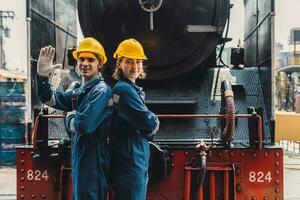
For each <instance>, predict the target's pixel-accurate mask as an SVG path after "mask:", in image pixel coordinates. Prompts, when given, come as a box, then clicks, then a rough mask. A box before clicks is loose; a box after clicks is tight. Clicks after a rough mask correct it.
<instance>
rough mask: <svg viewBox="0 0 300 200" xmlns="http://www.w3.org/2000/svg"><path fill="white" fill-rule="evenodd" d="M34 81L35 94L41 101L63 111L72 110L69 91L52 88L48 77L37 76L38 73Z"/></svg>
mask: <svg viewBox="0 0 300 200" xmlns="http://www.w3.org/2000/svg"><path fill="white" fill-rule="evenodd" d="M36 83H37V84H36V85H37V95H38V97H39V99H40V101H41V102H42V103H44V104H46V105H48V106H50V107H52V108H56V109H59V110H63V111H71V110H72V100H71V92H61V91H59V90H55V91H54V90H52V88H51V85H50V83H49V79H48V78H42V77H39V76H38V75H37V78H36Z"/></svg>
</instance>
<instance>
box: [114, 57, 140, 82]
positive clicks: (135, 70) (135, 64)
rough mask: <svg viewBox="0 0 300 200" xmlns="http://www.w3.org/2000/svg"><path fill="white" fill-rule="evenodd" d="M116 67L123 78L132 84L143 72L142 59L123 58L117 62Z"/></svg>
mask: <svg viewBox="0 0 300 200" xmlns="http://www.w3.org/2000/svg"><path fill="white" fill-rule="evenodd" d="M118 67H119V68H120V69H121V70H122V74H123V76H124V77H125V78H127V79H129V80H131V81H132V82H133V83H135V80H136V79H137V78H138V77H139V76H140V74H141V73H142V72H144V70H143V60H142V59H136V58H126V57H123V58H122V59H121V60H119V61H118Z"/></svg>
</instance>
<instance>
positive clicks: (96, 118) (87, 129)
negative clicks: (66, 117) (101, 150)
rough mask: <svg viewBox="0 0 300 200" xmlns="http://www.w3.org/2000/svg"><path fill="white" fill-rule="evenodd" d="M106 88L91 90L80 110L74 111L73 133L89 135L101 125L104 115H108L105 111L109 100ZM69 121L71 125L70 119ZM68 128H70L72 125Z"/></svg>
mask: <svg viewBox="0 0 300 200" xmlns="http://www.w3.org/2000/svg"><path fill="white" fill-rule="evenodd" d="M106 87H107V86H106ZM106 87H102V88H94V89H92V90H91V91H90V93H89V94H88V96H87V101H86V103H85V104H84V105H83V107H82V109H80V111H76V114H75V115H74V132H75V133H78V134H86V135H91V134H93V133H94V132H95V131H96V129H97V128H98V127H99V126H100V125H101V123H102V121H103V120H104V119H105V117H106V116H105V115H107V114H108V113H106V109H107V106H108V101H109V99H110V98H111V90H110V89H108V88H106ZM70 121H71V123H72V118H71V117H70ZM70 126H71V127H72V124H71V125H70ZM71 130H72V128H71Z"/></svg>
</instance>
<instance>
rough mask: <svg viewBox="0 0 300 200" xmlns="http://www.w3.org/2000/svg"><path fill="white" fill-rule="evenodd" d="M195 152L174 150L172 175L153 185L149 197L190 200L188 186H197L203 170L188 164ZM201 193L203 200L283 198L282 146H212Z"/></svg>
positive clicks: (150, 186)
mask: <svg viewBox="0 0 300 200" xmlns="http://www.w3.org/2000/svg"><path fill="white" fill-rule="evenodd" d="M193 155H195V153H194V150H174V151H173V167H172V169H171V172H170V174H169V175H168V177H167V178H166V179H165V180H164V181H160V182H159V183H156V184H153V183H152V184H150V185H149V189H148V194H147V199H148V200H154V199H164V200H182V199H184V197H185V199H188V198H189V197H190V194H191V191H189V192H188V191H186V190H185V188H193V186H192V184H193V180H194V177H193V176H195V174H196V172H197V170H198V171H199V170H200V168H199V167H197V166H196V167H191V166H188V163H189V160H190V159H191V157H192V156H193ZM185 170H187V171H190V176H184V174H185V172H184V171H185ZM210 174H211V175H210ZM187 177H188V178H187ZM188 180H190V182H189V183H187V181H188ZM188 184H190V185H189V187H184V185H185V186H186V185H188ZM184 194H189V195H186V196H184ZM200 194H201V195H199V196H198V199H201V200H202V199H214V198H215V199H216V198H219V197H221V198H224V199H236V200H244V199H257V200H258V199H278V200H279V199H283V151H282V149H279V148H268V149H262V150H259V149H212V152H211V154H208V157H207V172H206V178H205V181H204V185H203V187H202V190H201V191H200Z"/></svg>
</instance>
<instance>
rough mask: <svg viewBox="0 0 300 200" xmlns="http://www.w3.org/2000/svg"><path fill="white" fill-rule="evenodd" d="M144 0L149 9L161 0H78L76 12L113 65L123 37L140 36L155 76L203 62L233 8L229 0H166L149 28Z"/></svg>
mask: <svg viewBox="0 0 300 200" xmlns="http://www.w3.org/2000/svg"><path fill="white" fill-rule="evenodd" d="M140 2H142V3H143V2H144V3H145V4H143V5H145V7H146V8H150V9H151V8H154V7H155V6H156V5H158V4H159V0H78V15H79V21H80V26H81V29H82V32H83V35H84V36H85V37H88V36H92V37H95V38H97V39H98V40H99V41H100V42H101V43H102V44H103V45H104V47H105V49H106V52H107V54H108V56H109V64H111V65H112V66H113V65H114V60H113V59H112V54H113V52H114V51H115V50H116V48H117V45H118V44H119V43H120V42H121V41H122V40H124V39H127V38H135V39H137V40H138V41H140V42H141V44H142V45H143V47H144V49H145V53H146V55H147V57H148V61H147V62H146V63H145V65H146V66H147V69H148V76H147V78H148V79H152V80H159V79H169V78H173V77H176V76H179V75H182V74H185V73H187V72H189V71H191V70H192V69H194V68H195V67H201V65H200V64H201V63H202V62H203V61H204V60H205V59H206V58H207V57H208V56H209V55H210V54H211V53H212V52H213V51H214V50H215V48H216V46H217V44H218V43H219V42H220V40H221V38H222V33H223V29H224V26H225V23H226V20H227V19H228V16H229V10H230V5H229V0H162V4H161V6H160V8H159V9H158V10H157V11H155V12H154V13H153V30H150V13H149V12H147V11H145V10H143V9H142V6H141V4H140ZM147 4H148V5H147ZM147 6H148V7H147ZM151 6H152V7H151Z"/></svg>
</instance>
